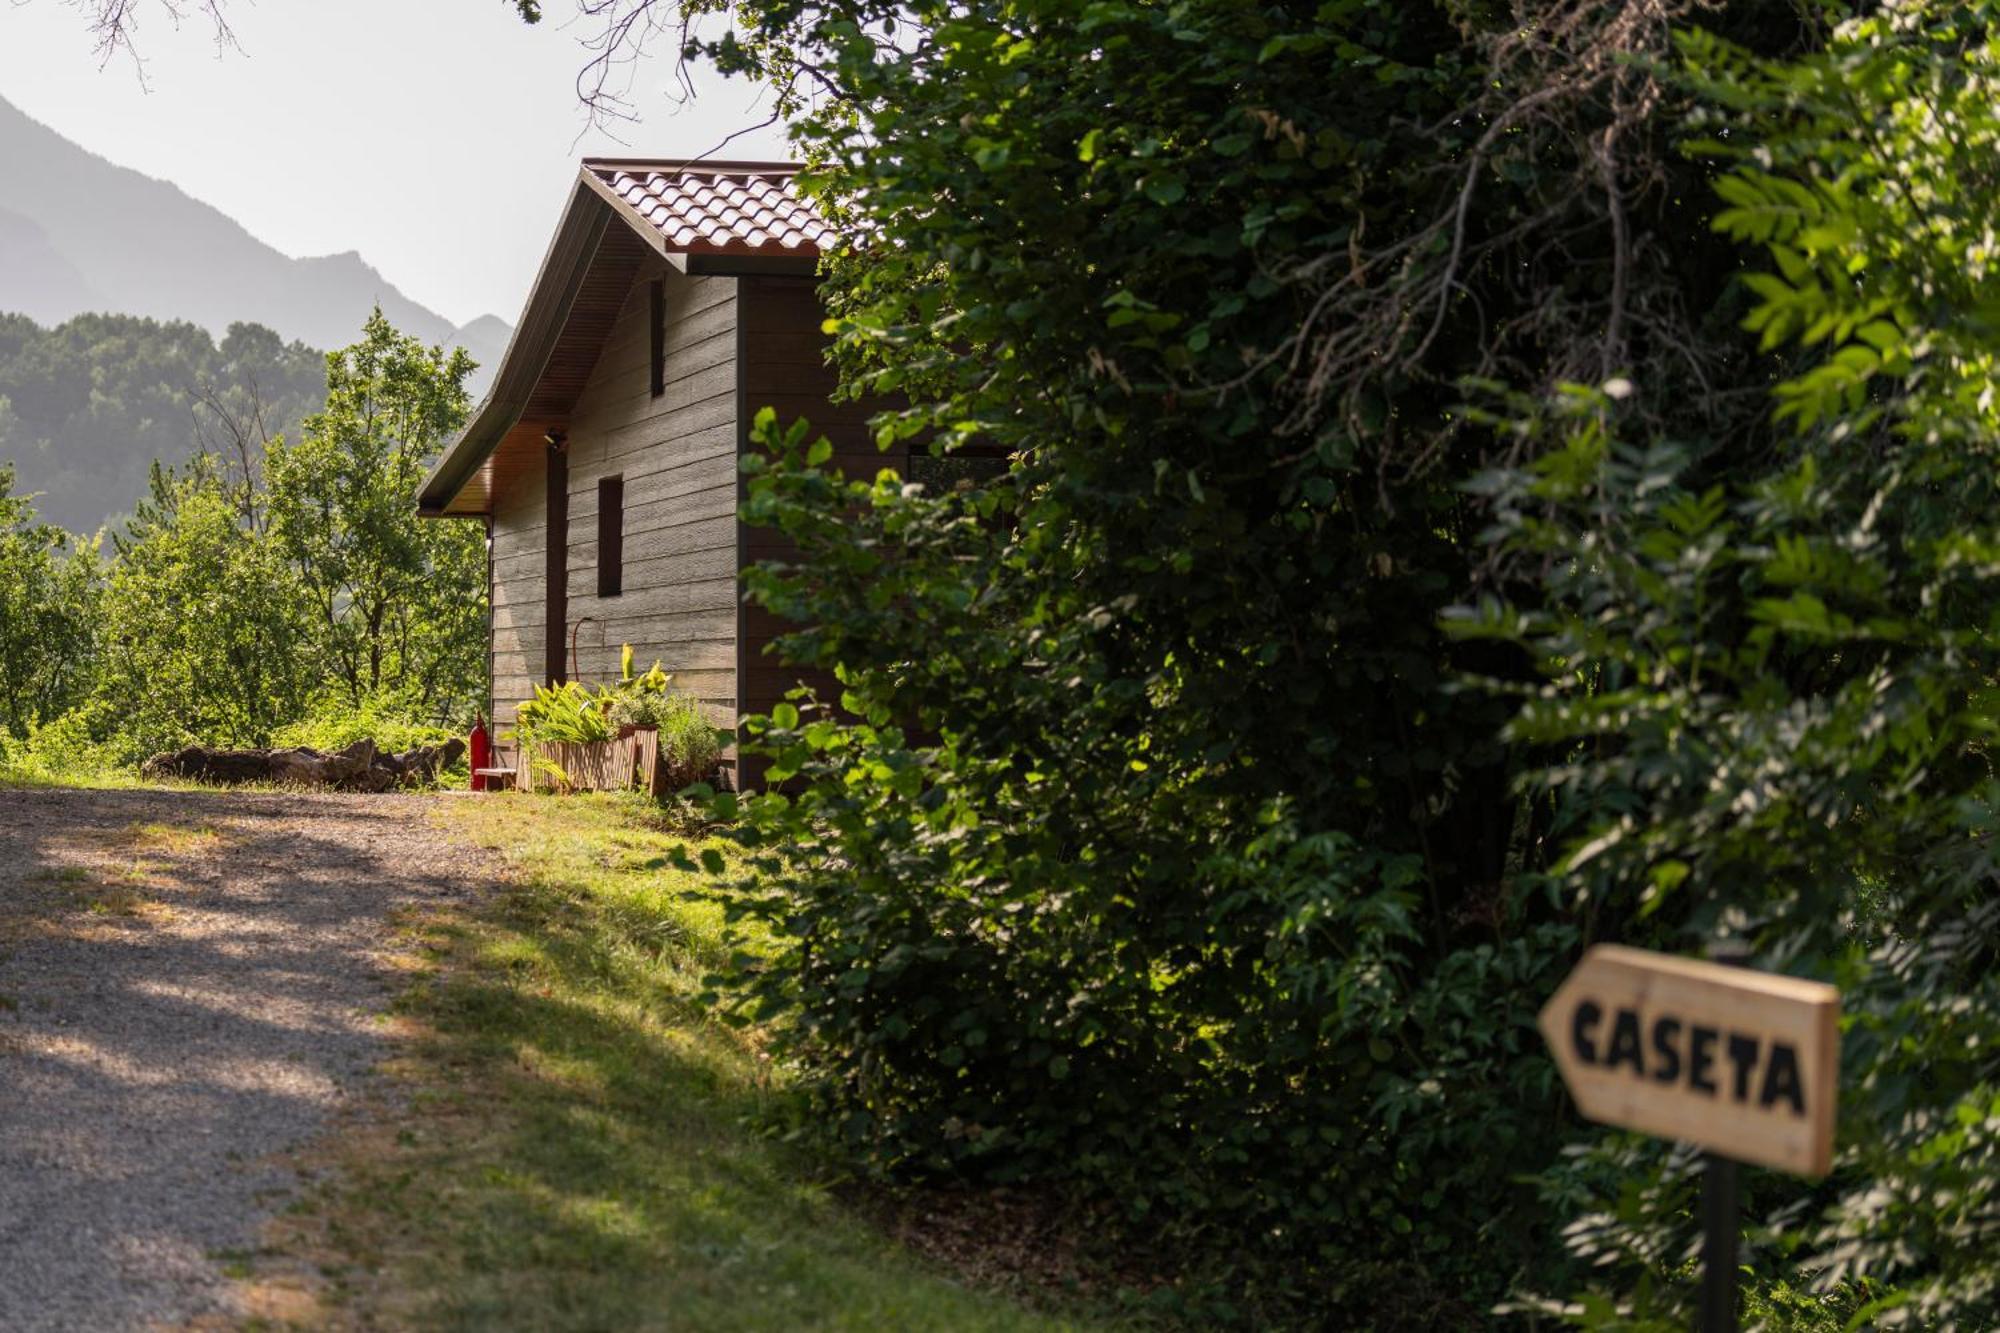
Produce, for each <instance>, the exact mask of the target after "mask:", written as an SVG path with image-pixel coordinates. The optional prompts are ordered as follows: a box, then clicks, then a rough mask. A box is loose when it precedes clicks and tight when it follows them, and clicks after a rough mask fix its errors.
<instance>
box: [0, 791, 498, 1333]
mask: <svg viewBox="0 0 2000 1333" xmlns="http://www.w3.org/2000/svg"><path fill="white" fill-rule="evenodd" d="M440 799H449V798H442V797H425V796H333V795H298V794H285V793H228V792H210V791H199V792H189V791H70V790H54V791H4V790H0V1329H7V1330H10V1333H28V1331H30V1330H54V1329H64V1330H67V1329H88V1330H119V1329H138V1328H147V1329H153V1328H160V1327H185V1326H187V1325H189V1324H198V1325H203V1326H209V1325H212V1324H215V1323H232V1322H234V1321H235V1320H236V1319H237V1318H238V1317H241V1316H243V1315H245V1314H246V1313H247V1312H246V1311H244V1310H242V1309H240V1308H238V1305H237V1302H238V1301H239V1300H240V1299H241V1298H240V1297H239V1296H238V1295H237V1294H236V1290H235V1287H234V1284H232V1281H231V1279H232V1277H233V1276H237V1275H240V1273H241V1272H242V1270H243V1269H244V1268H245V1267H246V1265H247V1264H248V1263H249V1262H250V1261H251V1260H252V1259H254V1257H255V1255H256V1251H257V1246H258V1243H259V1241H258V1237H259V1235H260V1233H261V1231H262V1229H263V1227H264V1225H265V1223H266V1222H267V1221H268V1220H269V1219H271V1218H272V1217H273V1216H275V1215H276V1214H277V1213H279V1212H280V1211H281V1210H283V1209H284V1208H285V1207H286V1206H287V1205H288V1204H289V1203H290V1202H291V1201H292V1200H293V1199H294V1198H295V1197H297V1195H298V1193H299V1191H300V1190H301V1189H302V1188H304V1187H305V1186H306V1185H307V1184H309V1183H310V1182H309V1181H307V1180H305V1179H302V1176H301V1168H299V1167H298V1166H296V1165H293V1164H292V1162H291V1160H290V1159H289V1158H288V1154H290V1153H291V1152H292V1151H293V1150H294V1149H296V1148H298V1147H299V1146H301V1145H303V1144H305V1143H306V1142H307V1141H308V1140H310V1139H311V1138H312V1137H313V1136H314V1135H315V1134H316V1133H318V1132H320V1131H321V1130H322V1129H323V1128H325V1127H326V1126H327V1124H328V1123H329V1121H330V1119H331V1118H332V1117H333V1116H335V1115H336V1114H338V1113H340V1112H341V1111H343V1110H344V1109H348V1108H351V1107H353V1106H355V1105H357V1104H358V1103H359V1102H360V1101H361V1100H362V1099H364V1098H366V1097H368V1096H370V1095H378V1094H379V1093H380V1091H381V1089H380V1087H379V1085H378V1080H377V1079H376V1078H375V1076H374V1075H372V1074H371V1072H370V1071H371V1070H372V1069H373V1068H374V1066H375V1065H376V1064H377V1063H378V1062H379V1061H380V1059H381V1058H382V1056H383V1054H384V1049H385V1042H386V1037H385V1032H384V1023H383V1014H384V1010H385V1007H386V1005H387V1004H388V1001H389V999H390V996H391V993H392V986H393V981H394V973H393V972H392V971H391V968H390V963H389V959H390V946H391V937H392V933H393V929H394V920H395V917H396V915H397V914H398V912H399V911H400V910H402V909H408V908H420V907H425V906H433V907H434V906H441V905H444V904H447V903H452V902H458V901H463V900H465V898H466V897H467V896H468V895H471V894H475V893H478V892H479V891H480V890H481V888H482V884H483V882H484V876H483V872H482V870H481V868H480V863H479V862H478V861H477V860H476V859H472V858H469V857H468V854H467V852H466V850H465V849H464V848H462V847H456V846H452V845H449V844H448V843H447V842H446V840H445V838H444V835H443V834H442V833H441V832H440V831H439V830H438V829H437V828H436V827H435V826H434V823H433V821H432V819H431V818H430V812H431V811H432V809H433V808H434V806H433V803H434V802H435V801H437V800H440Z"/></svg>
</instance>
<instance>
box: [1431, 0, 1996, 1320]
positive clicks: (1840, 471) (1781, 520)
mask: <svg viewBox="0 0 2000 1333" xmlns="http://www.w3.org/2000/svg"><path fill="white" fill-rule="evenodd" d="M1683 45H1684V49H1685V56H1686V60H1687V66H1688V71H1689V77H1690V79H1691V80H1693V81H1694V83H1695V85H1696V86H1697V87H1699V88H1700V90H1701V91H1702V93H1703V96H1704V101H1705V105H1706V110H1705V113H1704V116H1703V121H1704V124H1703V125H1702V126H1701V127H1700V128H1702V129H1703V130H1704V131H1706V132H1707V133H1708V135H1709V137H1708V138H1707V140H1706V142H1705V144H1703V145H1702V147H1703V151H1705V152H1706V153H1709V154H1713V155H1716V156H1718V157H1719V158H1720V160H1721V162H1722V164H1723V165H1724V166H1725V167H1726V168H1727V170H1726V172H1725V173H1724V174H1722V175H1721V176H1720V177H1719V179H1718V181H1717V183H1716V189H1717V193H1718V194H1719V196H1720V198H1719V203H1720V205H1721V207H1720V208H1719V211H1718V215H1717V217H1716V223H1715V225H1716V226H1717V228H1718V229H1719V230H1721V231H1722V232H1724V233H1725V234H1727V235H1729V236H1730V237H1732V238H1734V239H1735V240H1736V241H1738V242H1740V243H1742V244H1743V245H1744V246H1745V248H1746V251H1747V252H1748V253H1749V254H1751V255H1753V256H1755V258H1756V260H1757V261H1759V262H1758V263H1757V265H1756V268H1755V269H1754V270H1753V271H1751V272H1750V273H1748V274H1747V275H1746V277H1745V279H1744V285H1745V287H1746V288H1747V289H1748V290H1749V292H1750V293H1752V294H1754V300H1753V301H1752V302H1751V303H1750V305H1749V307H1748V309H1747V310H1746V311H1745V323H1746V326H1747V327H1748V328H1749V329H1750V330H1752V331H1753V332H1755V333H1756V334H1757V335H1758V336H1759V337H1760V339H1761V342H1762V344H1763V346H1765V347H1766V348H1768V349H1771V350H1772V351H1774V352H1782V353H1783V354H1784V355H1785V356H1786V357H1787V359H1788V361H1789V368H1788V373H1787V374H1786V375H1785V376H1784V377H1783V379H1782V380H1781V381H1780V382H1779V383H1778V384H1777V385H1776V389H1775V393H1774V395H1773V399H1772V406H1773V407H1774V409H1775V410H1774V413H1773V417H1774V427H1775V430H1776V431H1777V432H1778V438H1779V439H1780V440H1781V441H1782V444H1781V447H1780V448H1779V449H1778V450H1777V451H1775V455H1774V456H1769V457H1765V458H1762V459H1755V460H1747V459H1745V458H1743V457H1742V456H1740V455H1736V454H1733V453H1730V452H1726V451H1722V450H1718V449H1716V448H1713V447H1711V446H1708V445H1706V444H1705V443H1704V442H1702V441H1698V440H1696V441H1690V440H1678V441H1676V440H1665V439H1661V438H1659V437H1658V436H1657V435H1655V434H1654V433H1653V432H1650V431H1648V430H1646V429H1644V427H1643V426H1642V425H1640V424H1639V423H1635V422H1633V421H1631V420H1630V419H1629V418H1628V416H1627V413H1626V410H1625V408H1624V405H1623V404H1622V403H1620V402H1619V401H1617V400H1616V399H1615V398H1612V397H1606V396H1603V395H1599V394H1592V393H1586V392H1581V391H1577V392H1572V393H1570V394H1567V395H1565V396H1564V397H1563V398H1562V399H1561V400H1560V401H1559V402H1557V403H1556V404H1554V405H1553V406H1543V405H1540V404H1535V403H1525V404H1522V403H1517V404H1516V405H1515V407H1514V408H1513V409H1511V410H1510V411H1508V412H1506V413H1504V414H1503V415H1505V416H1507V417H1510V418H1512V419H1513V421H1514V422H1515V425H1516V426H1517V427H1518V428H1519V429H1520V431H1521V433H1522V435H1523V437H1524V438H1527V439H1533V440H1536V441H1538V442H1540V444H1541V445H1542V447H1543V448H1544V449H1545V451H1546V452H1545V453H1544V455H1543V457H1541V458H1540V460H1539V461H1537V462H1535V463H1534V464H1533V465H1532V466H1529V467H1525V468H1517V469H1508V470H1504V471H1502V472H1500V473H1498V474H1496V475H1494V476H1492V477H1490V478H1488V479H1486V481H1485V482H1484V483H1483V486H1484V488H1485V489H1488V490H1489V491H1491V492H1492V493H1493V494H1494V495H1495V496H1496V497H1497V500H1498V508H1497V517H1498V519H1499V527H1500V530H1501V531H1502V532H1503V533H1504V534H1505V536H1506V539H1507V545H1508V548H1509V551H1510V556H1509V558H1510V559H1513V560H1518V561H1522V562H1524V563H1526V564H1528V565H1529V566H1530V567H1532V568H1534V569H1537V570H1540V571H1545V579H1546V581H1545V584H1544V587H1543V596H1542V597H1540V598H1537V599H1535V600H1533V601H1528V600H1525V599H1518V598H1517V599H1514V600H1513V601H1512V602H1511V604H1501V603H1499V602H1493V603H1488V604H1487V605H1485V606H1484V607H1467V608H1466V609H1465V611H1464V612H1463V615H1464V621H1463V625H1464V632H1465V633H1467V634H1469V635H1498V636H1500V637H1502V638H1504V639H1507V640H1511V641H1514V642H1517V643H1520V644H1521V645H1522V646H1524V647H1525V648H1526V649H1527V650H1528V651H1529V652H1530V653H1531V654H1532V655H1533V657H1534V658H1535V659H1536V660H1538V661H1541V662H1543V663H1545V664H1547V665H1548V668H1549V669H1548V671H1547V675H1546V678H1545V682H1544V684H1543V687H1542V688H1541V689H1540V690H1538V691H1535V692H1533V693H1532V694H1530V695H1529V696H1528V698H1527V701H1526V702H1525V704H1524V705H1523V706H1522V707H1521V708H1520V710H1519V712H1518V713H1517V715H1516V717H1515V718H1514V720H1513V721H1512V722H1511V723H1510V735H1511V736H1512V738H1513V739H1515V740H1516V741H1517V742H1519V743H1526V744H1532V745H1534V746H1536V747H1539V748H1545V749H1546V750H1547V751H1548V752H1550V753H1551V754H1553V755H1555V756H1557V757H1558V758H1559V760H1560V763H1559V764H1558V765H1555V766H1552V767H1551V768H1550V769H1549V771H1547V772H1546V773H1545V774H1543V775H1542V777H1541V785H1542V787H1543V789H1544V791H1546V792H1547V793H1548V796H1547V799H1548V800H1549V801H1550V802H1551V803H1553V804H1554V805H1556V806H1558V807H1559V808H1560V809H1561V810H1562V812H1563V819H1564V822H1565V823H1566V825H1567V826H1568V827H1569V828H1570V829H1572V830H1574V837H1573V838H1572V839H1571V840H1570V842H1569V846H1568V848H1567V850H1566V854H1565V855H1564V856H1563V857H1562V859H1561V860H1559V861H1558V862H1557V863H1556V864H1555V865H1554V866H1553V867H1552V870H1553V872H1554V880H1553V887H1554V888H1555V889H1556V891H1557V892H1559V893H1560V894H1561V896H1562V897H1563V898H1564V899H1565V900H1567V901H1571V902H1575V903H1578V904H1580V905H1582V906H1583V908H1584V910H1585V911H1586V912H1587V913H1588V915H1589V918H1590V919H1591V920H1592V924H1593V928H1594V930H1595V931H1597V932H1599V933H1601V934H1607V935H1618V936H1623V937H1624V938H1628V939H1630V938H1640V939H1646V940H1651V941H1655V942H1658V943H1660V944H1662V945H1664V946H1666V947H1670V948H1676V949H1680V948H1686V947H1687V946H1688V944H1689V943H1690V942H1692V941H1697V940H1702V939H1708V938H1714V937H1717V936H1724V937H1733V938H1735V939H1737V940H1739V941H1741V942H1742V943H1743V944H1744V945H1746V946H1748V947H1749V948H1751V949H1752V950H1754V952H1755V954H1756V956H1757V957H1758V959H1759V960H1760V962H1761V963H1762V964H1763V965H1765V966H1769V967H1773V968H1781V969H1783V970H1787V971H1794V972H1805V973H1810V974H1816V975H1818V976H1821V977H1825V978H1827V979H1831V980H1835V981H1837V982H1838V983H1839V984H1840V986H1841V988H1842V991H1843V1005H1844V1009H1845V1012H1846V1014H1847V1021H1846V1023H1845V1025H1844V1031H1843V1036H1842V1040H1843V1051H1842V1077H1841V1089H1842V1097H1841V1108H1840V1114H1841V1130H1840V1136H1839V1145H1840V1149H1839V1156H1838V1160H1837V1162H1836V1170H1835V1174H1834V1176H1833V1177H1832V1178H1831V1179H1830V1180H1829V1181H1828V1182H1826V1183H1825V1184H1823V1185H1821V1186H1818V1187H1815V1188H1804V1187H1801V1186H1798V1185H1795V1184H1791V1183H1788V1182H1784V1181H1778V1180H1773V1179H1770V1178H1756V1179H1753V1181H1752V1183H1751V1186H1750V1199H1751V1203H1752V1205H1753V1216H1755V1217H1756V1218H1757V1219H1758V1221H1759V1222H1760V1224H1761V1225H1760V1226H1759V1227H1758V1229H1757V1231H1756V1233H1755V1236H1754V1239H1755V1243H1754V1245H1753V1247H1752V1249H1751V1250H1750V1253H1749V1257H1750V1259H1751V1260H1752V1261H1753V1262H1756V1263H1757V1264H1758V1265H1759V1266H1760V1267H1762V1268H1764V1269H1765V1270H1766V1271H1773V1270H1775V1271H1776V1272H1777V1273H1778V1274H1780V1275H1783V1276H1787V1277H1794V1278H1796V1277H1798V1276H1800V1275H1804V1276H1806V1277H1809V1278H1810V1279H1812V1280H1813V1281H1814V1283H1815V1284H1816V1285H1818V1286H1819V1287H1821V1288H1822V1289H1824V1288H1826V1287H1829V1286H1833V1285H1835V1284H1838V1283H1842V1282H1846V1283H1849V1284H1852V1288H1851V1289H1852V1290H1853V1291H1854V1292H1855V1293H1856V1295H1857V1300H1856V1303H1859V1304H1862V1305H1863V1308H1861V1309H1859V1310H1857V1311H1855V1312H1854V1314H1853V1320H1854V1322H1853V1323H1852V1324H1849V1325H1848V1326H1850V1327H1860V1326H1864V1325H1865V1326H1868V1327H1879V1326H1904V1327H1923V1328H1941V1327H1961V1328H1984V1327H1992V1326H1993V1325H1994V1324H1995V1322H1996V1320H2000V1299H1996V1292H2000V1266H1996V1262H1995V1259H1994V1255H1995V1248H1994V1242H1995V1240H1996V1238H2000V1237H1996V1227H1995V1223H1994V1221H1993V1219H1994V1217H1995V1204H1996V1185H1995V1180H1996V1175H1995V1170H1994V1168H1995V1163H1996V1155H2000V1140H1996V1136H1995V1132H1994V1127H1995V1125H1996V1123H2000V1122H1996V1120H1995V1108H1996V1106H2000V1058H1996V1056H1995V1054H1994V1042H1995V1040H1996V1038H2000V985H1996V982H1995V978H1994V974H1993V969H1992V957H1993V952H1994V949H1995V946H1996V943H2000V923H1996V917H1995V911H1994V885H1995V882H1996V871H2000V866H1997V865H1996V862H1995V843H1994V830H1995V828H1996V826H2000V785H1996V782H1995V775H1994V768H1993V762H1992V752H1993V735H1994V729H1995V717H1996V696H1995V692H1994V691H1995V682H1996V680H2000V638H1996V630H2000V588H1996V585H1995V576H1996V571H2000V565H1996V563H1995V561H1994V560H1993V558H1992V556H1993V552H1994V551H1996V550H2000V528H1996V526H1995V519H1994V514H1995V512H1996V510H2000V493H1996V481H1995V478H1996V473H1995V469H1994V467H1993V463H1992V458H1991V454H1992V450H1993V441H1994V439H1995V438H1996V436H2000V408H1996V404H1995V400H1994V395H1993V388H1992V386H1993V373H1994V351H1993V300H1992V294H1991V277H1990V265H1991V257H1990V247H1991V241H1990V239H1989V238H1990V237H1991V236H1992V235H1993V234H1994V232H1995V229H1996V227H2000V177H1996V175H1995V171H1994V164H1993V156H1992V145H1993V144H1994V143H1995V142H1997V141H2000V114H1996V111H1995V106H1996V101H1995V93H1996V91H2000V5H1995V4H1993V3H1990V0H1972V2H1970V3H1952V2H1941V0H1896V3H1892V4H1888V5H1883V6H1879V7H1871V9H1870V10H1869V11H1868V12H1865V13H1862V14H1858V15H1856V16H1854V17H1851V18H1849V19H1848V20H1847V21H1846V22H1844V23H1843V24H1841V25H1840V27H1839V28H1838V29H1836V30H1835V32H1834V33H1833V35H1832V39H1831V41H1830V42H1829V44H1828V47H1827V49H1826V50H1824V51H1822V52H1818V53H1813V54H1808V55H1805V56H1802V57H1797V58H1793V59H1785V60H1773V59H1768V58H1765V59H1759V58H1757V57H1755V56H1754V55H1752V54H1751V53H1749V52H1746V51H1743V50H1741V49H1739V48H1737V47H1734V46H1732V45H1730V44H1728V43H1725V42H1721V41H1718V40H1716V39H1715V38H1713V37H1712V36H1709V35H1706V34H1699V33H1690V34H1688V35H1687V36H1686V38H1685V39H1684V43H1683ZM1688 1165H1689V1164H1688V1163H1687V1162H1686V1161H1685V1159H1684V1158H1682V1157H1680V1156H1678V1155H1676V1154H1673V1153H1670V1152H1668V1151H1666V1150H1665V1149H1664V1147H1662V1146H1656V1145H1648V1144H1645V1143H1642V1142H1635V1141H1633V1140H1630V1139H1627V1138H1623V1137H1619V1136H1609V1135H1606V1136H1600V1138H1599V1140H1598V1142H1597V1143H1596V1145H1595V1151H1594V1152H1593V1153H1592V1154H1590V1155H1588V1156H1584V1157H1579V1158H1576V1159H1573V1160H1572V1161H1571V1162H1570V1163H1568V1164H1567V1165H1566V1167H1565V1169H1564V1170H1562V1171H1560V1172H1555V1173H1551V1177H1550V1182H1549V1190H1550V1195H1551V1197H1552V1198H1557V1199H1561V1200H1564V1201H1565V1202H1566V1203H1567V1202H1571V1201H1578V1206H1579V1210H1580V1211H1581V1213H1582V1216H1581V1217H1580V1218H1579V1219H1578V1222H1577V1225H1576V1226H1575V1227H1574V1228H1573V1229H1572V1233H1571V1240H1572V1244H1573V1245H1574V1246H1575V1248H1576V1249H1577V1251H1578V1252H1579V1255H1580V1257H1583V1258H1585V1259H1587V1260H1589V1261H1590V1262H1591V1264H1592V1266H1593V1268H1594V1269H1595V1270H1596V1271H1597V1272H1598V1273H1599V1274H1600V1276H1599V1278H1598V1283H1599V1284H1601V1291H1600V1302H1601V1304H1602V1305H1604V1306H1608V1305H1609V1304H1610V1303H1611V1302H1610V1299H1606V1298H1615V1299H1617V1300H1618V1301H1620V1302H1621V1303H1623V1305H1624V1307H1625V1316H1626V1318H1627V1320H1628V1321H1629V1322H1625V1323H1623V1324H1621V1325H1620V1326H1621V1327H1660V1328H1671V1327H1685V1326H1686V1320H1687V1312H1688V1308H1689V1302H1688V1301H1687V1292H1686V1288H1685V1286H1684V1285H1681V1284H1676V1283H1673V1282H1670V1281H1663V1280H1662V1279H1664V1278H1667V1277H1669V1276H1671V1274H1672V1273H1673V1270H1674V1269H1675V1268H1676V1267H1677V1265H1678V1261H1679V1256H1680V1255H1682V1254H1684V1253H1686V1252H1687V1246H1688V1243H1689V1241H1690V1239H1691V1236H1690V1231H1691V1224H1690V1218H1689V1213H1688V1206H1689V1202H1690V1194H1691V1190H1692V1188H1693V1180H1692V1178H1691V1176H1690V1173H1689V1171H1688Z"/></svg>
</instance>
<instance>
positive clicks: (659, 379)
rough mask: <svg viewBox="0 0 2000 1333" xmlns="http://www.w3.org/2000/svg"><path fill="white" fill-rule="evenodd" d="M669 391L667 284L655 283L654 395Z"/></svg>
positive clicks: (657, 395)
mask: <svg viewBox="0 0 2000 1333" xmlns="http://www.w3.org/2000/svg"><path fill="white" fill-rule="evenodd" d="M666 391H667V284H666V283H665V282H655V283H654V284H653V397H655V398H658V397H659V396H660V395H661V394H663V393H665V392H666Z"/></svg>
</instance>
